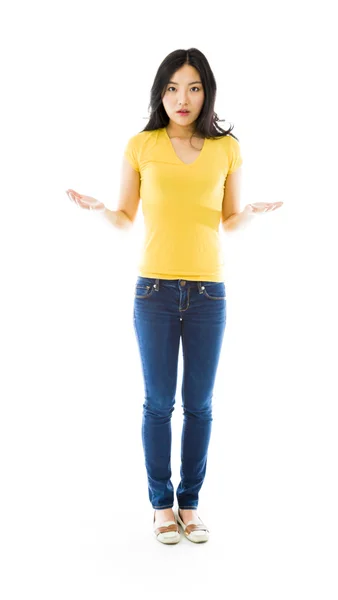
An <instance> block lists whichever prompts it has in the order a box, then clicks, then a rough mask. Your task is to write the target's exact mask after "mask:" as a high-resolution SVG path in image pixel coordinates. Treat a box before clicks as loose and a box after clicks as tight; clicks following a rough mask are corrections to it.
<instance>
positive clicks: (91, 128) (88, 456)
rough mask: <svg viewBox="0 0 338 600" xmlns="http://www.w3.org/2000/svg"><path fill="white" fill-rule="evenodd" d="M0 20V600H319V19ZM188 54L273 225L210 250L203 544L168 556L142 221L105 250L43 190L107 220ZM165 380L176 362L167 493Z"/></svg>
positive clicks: (330, 137)
mask: <svg viewBox="0 0 338 600" xmlns="http://www.w3.org/2000/svg"><path fill="white" fill-rule="evenodd" d="M0 23H1V25H0V40H1V41H0V44H1V84H2V85H1V87H2V92H1V100H0V101H1V117H0V118H1V136H0V137H1V219H0V222H1V230H0V240H1V251H2V252H1V283H2V286H1V287H2V291H1V353H2V361H1V366H2V369H1V423H0V427H1V430H0V434H1V436H0V444H1V447H0V450H1V453H0V455H1V473H0V481H1V494H0V503H1V507H0V515H1V535H0V539H1V542H0V548H1V551H2V557H1V564H2V571H3V572H2V576H1V584H0V585H1V588H2V589H1V592H2V593H1V595H2V598H4V600H12V599H17V598H24V597H28V596H32V597H34V598H36V599H40V598H48V599H49V600H52V599H54V598H55V599H58V600H59V599H60V598H63V599H65V600H68V599H69V600H74V599H75V598H81V600H85V599H87V598H88V599H95V600H96V599H98V598H99V599H100V600H105V599H108V598H119V599H120V598H121V599H124V598H131V597H135V598H136V597H137V598H138V597H142V598H143V597H146V598H147V599H148V600H150V599H152V598H159V597H162V598H172V597H174V596H175V597H177V598H183V597H186V595H187V594H189V597H195V598H204V597H205V593H208V594H209V597H210V595H211V592H210V586H212V588H213V589H215V588H216V590H218V592H217V596H218V597H222V598H223V597H224V598H227V599H229V600H242V599H245V600H248V599H251V598H256V597H257V598H258V597H259V598H260V600H263V599H269V600H271V598H273V599H274V600H277V599H278V600H279V599H283V600H285V598H288V599H295V600H296V599H297V600H299V599H300V598H307V599H308V598H311V599H312V598H313V599H321V598H325V599H326V600H331V599H332V600H333V599H335V600H336V598H337V593H338V584H337V558H338V556H337V534H338V527H337V509H336V507H337V500H338V498H337V496H338V494H337V411H336V405H337V397H338V395H337V383H336V378H337V329H338V328H337V317H336V314H337V313H336V307H337V293H336V282H337V268H336V260H337V259H336V256H337V250H338V248H337V234H336V226H337V180H336V173H337V166H336V165H337V118H336V107H337V104H338V103H337V95H335V90H334V84H335V81H334V80H335V79H336V77H335V75H334V73H335V71H336V65H335V64H334V55H337V44H336V41H335V40H336V28H335V22H334V19H333V2H327V1H323V2H321V3H318V4H315V3H306V2H299V1H294V0H293V1H292V2H283V3H279V4H277V3H269V2H262V1H260V2H255V3H249V2H241V1H239V2H236V3H233V2H231V3H227V2H219V3H215V2H208V3H207V4H204V3H201V4H200V5H199V4H195V3H183V4H182V3H171V4H170V3H165V4H161V3H158V2H143V3H136V2H135V3H117V4H116V5H115V6H113V3H112V2H108V1H106V2H102V1H98V0H96V1H95V2H93V1H92V2H81V3H80V2H75V1H72V0H68V1H67V2H60V1H59V2H58V3H56V2H42V1H40V2H37V1H34V0H32V1H31V2H29V3H24V2H11V3H9V2H4V3H2V7H1V12H0ZM192 46H194V47H197V48H198V49H200V50H201V51H202V52H203V53H204V54H205V55H206V57H207V58H208V60H209V62H210V65H211V68H212V70H213V72H214V75H215V77H216V81H217V86H218V92H217V98H216V106H215V110H216V112H217V114H218V116H219V118H220V119H225V121H224V122H223V123H222V122H221V123H220V125H221V126H222V127H224V128H226V127H228V123H229V122H231V123H233V124H234V130H233V133H234V134H235V135H236V137H238V138H239V141H240V145H241V151H242V156H243V161H244V162H243V167H242V170H243V178H242V200H241V201H242V206H243V207H244V206H245V204H247V203H252V202H260V201H266V202H274V201H279V200H282V201H283V202H284V206H283V207H282V208H280V209H278V210H277V211H276V212H274V213H271V214H266V215H264V216H261V217H257V219H256V221H255V222H254V223H253V225H252V226H251V227H250V229H249V230H246V231H244V232H240V233H236V234H234V235H232V236H231V238H230V237H227V236H225V234H224V233H223V232H222V234H223V237H222V243H223V244H224V254H225V258H226V263H227V281H226V285H227V296H228V300H227V328H226V334H225V338H224V344H223V348H222V355H221V359H220V366H219V370H218V377H217V383H216V387H215V392H214V421H213V432H212V438H211V442H210V449H209V458H208V469H207V476H206V479H205V482H204V485H203V488H202V490H201V492H200V503H199V514H200V516H201V518H202V519H203V520H204V522H205V523H206V524H207V525H208V527H209V529H210V532H211V534H210V540H209V542H208V543H207V544H200V545H198V544H192V543H190V542H189V541H188V540H186V539H182V540H181V543H180V544H178V545H177V546H172V547H170V546H164V545H163V544H160V543H158V542H157V541H156V540H155V538H154V537H152V518H153V510H152V508H151V505H150V503H149V500H148V490H147V481H146V472H145V467H144V458H143V450H142V445H141V415H142V404H143V402H144V389H143V379H142V372H141V365H140V361H139V354H138V348H137V345H136V339H135V334H134V330H133V322H132V311H133V301H134V298H133V293H134V284H135V280H136V276H137V261H138V258H139V251H140V243H141V240H142V226H143V222H142V211H141V205H140V208H139V213H138V217H137V220H136V223H135V226H134V228H133V230H132V231H131V232H127V233H124V232H120V231H117V230H116V229H114V228H113V227H110V225H109V224H108V223H106V222H105V221H103V218H101V216H100V215H99V214H93V213H92V212H87V211H84V210H81V209H79V208H77V207H76V206H75V205H74V204H73V203H71V202H70V200H69V199H68V196H67V195H66V193H65V191H66V189H68V188H73V189H75V190H76V191H78V192H79V193H82V194H86V195H91V196H94V197H95V198H97V199H98V200H100V201H102V202H104V203H105V204H106V206H108V208H111V209H116V206H117V201H118V190H119V175H120V165H121V160H122V152H123V149H124V146H125V144H126V142H127V140H128V139H129V137H130V136H132V135H134V134H135V133H137V132H139V131H141V130H142V129H143V128H144V126H145V125H146V123H147V120H148V104H149V98H150V88H151V85H152V82H153V79H154V77H155V74H156V71H157V68H158V66H159V64H160V63H161V62H162V60H163V59H164V57H165V56H166V55H167V54H169V52H172V51H173V50H175V49H178V48H185V49H187V48H189V47H192ZM181 382H182V355H181V350H180V359H179V374H178V384H177V395H176V410H175V411H174V413H173V417H172V428H173V449H172V471H173V476H172V481H173V484H174V487H175V489H176V487H177V485H178V483H179V466H180V463H179V456H180V435H181V426H182V407H181V403H182V401H181ZM175 502H176V499H175ZM175 508H176V507H175Z"/></svg>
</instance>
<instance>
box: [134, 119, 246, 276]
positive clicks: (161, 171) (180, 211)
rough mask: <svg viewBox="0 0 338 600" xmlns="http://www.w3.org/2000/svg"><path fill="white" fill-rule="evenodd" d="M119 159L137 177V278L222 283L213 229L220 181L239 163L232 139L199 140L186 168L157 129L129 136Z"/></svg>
mask: <svg viewBox="0 0 338 600" xmlns="http://www.w3.org/2000/svg"><path fill="white" fill-rule="evenodd" d="M192 143H193V141H192ZM124 155H125V157H126V158H127V159H128V161H129V162H130V164H131V165H132V167H133V168H134V169H135V170H136V171H138V172H139V173H140V198H141V200H142V212H143V215H144V224H145V237H144V241H143V250H142V255H141V259H140V261H139V263H138V269H139V274H140V275H141V276H142V277H155V278H159V279H186V280H187V281H188V280H189V281H194V280H200V281H217V282H219V281H224V260H223V256H222V248H221V242H220V239H219V225H220V223H221V218H222V201H223V195H224V185H225V180H226V177H227V175H228V173H233V172H234V171H235V170H236V169H237V168H238V167H240V165H241V164H242V162H243V161H242V157H241V152H240V146H239V143H238V141H237V140H236V139H235V138H234V137H232V136H231V135H227V136H224V137H221V138H216V139H207V138H205V140H204V145H203V147H202V150H201V152H200V153H199V155H198V156H197V158H196V160H195V161H194V162H193V163H191V164H188V165H187V164H185V163H184V162H182V161H181V160H180V159H179V158H178V156H177V154H176V152H175V150H174V147H173V145H172V143H171V141H170V138H169V136H168V133H167V131H166V128H165V127H163V128H161V129H155V130H154V131H141V132H140V133H137V134H136V135H134V136H133V137H131V138H130V139H129V141H128V143H127V145H126V147H125V150H124Z"/></svg>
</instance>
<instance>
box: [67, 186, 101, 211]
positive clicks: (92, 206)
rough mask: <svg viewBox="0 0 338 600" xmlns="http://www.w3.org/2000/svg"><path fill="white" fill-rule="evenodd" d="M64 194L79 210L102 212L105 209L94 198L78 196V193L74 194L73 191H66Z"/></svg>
mask: <svg viewBox="0 0 338 600" xmlns="http://www.w3.org/2000/svg"><path fill="white" fill-rule="evenodd" d="M66 194H68V198H70V200H72V202H75V204H77V206H79V207H80V208H86V209H87V210H104V209H105V208H106V207H105V205H104V204H102V202H99V201H98V200H96V199H95V198H92V197H91V196H84V195H83V194H78V192H75V191H74V190H67V191H66Z"/></svg>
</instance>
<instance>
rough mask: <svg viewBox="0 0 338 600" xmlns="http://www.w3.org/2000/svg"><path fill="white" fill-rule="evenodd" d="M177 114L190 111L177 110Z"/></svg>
mask: <svg viewBox="0 0 338 600" xmlns="http://www.w3.org/2000/svg"><path fill="white" fill-rule="evenodd" d="M176 112H178V113H188V112H190V111H189V110H177V111H176Z"/></svg>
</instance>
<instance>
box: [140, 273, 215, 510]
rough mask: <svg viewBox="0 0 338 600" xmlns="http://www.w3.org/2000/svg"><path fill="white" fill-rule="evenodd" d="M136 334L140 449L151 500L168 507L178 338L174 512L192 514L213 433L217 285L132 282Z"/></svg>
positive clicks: (155, 505)
mask: <svg viewBox="0 0 338 600" xmlns="http://www.w3.org/2000/svg"><path fill="white" fill-rule="evenodd" d="M133 316H134V329H135V333H136V338H137V343H138V348H139V352H140V358H141V363H142V371H143V379H144V391H145V402H144V404H143V415H142V444H143V449H144V456H145V466H146V471H147V478H148V494H149V500H150V502H151V504H152V507H153V508H154V509H162V508H171V507H172V506H173V504H174V488H173V485H172V482H171V474H172V473H171V415H172V412H173V410H174V404H175V395H176V384H177V371H178V356H179V347H180V339H181V337H182V350H183V378H182V407H183V426H182V438H181V469H180V476H181V481H180V483H179V486H178V488H177V491H176V497H177V502H178V506H179V507H180V508H182V509H196V508H197V506H198V497H199V491H200V489H201V487H202V484H203V481H204V478H205V473H206V466H207V454H208V446H209V440H210V434H211V426H212V420H213V419H212V397H213V388H214V383H215V378H216V372H217V366H218V362H219V356H220V352H221V347H222V341H223V336H224V330H225V323H226V290H225V284H224V283H223V282H212V281H187V280H185V279H170V280H168V279H155V278H151V277H149V278H148V277H141V276H138V277H137V281H136V286H135V297H134V315H133Z"/></svg>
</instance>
